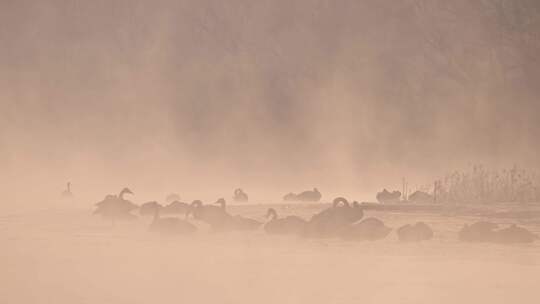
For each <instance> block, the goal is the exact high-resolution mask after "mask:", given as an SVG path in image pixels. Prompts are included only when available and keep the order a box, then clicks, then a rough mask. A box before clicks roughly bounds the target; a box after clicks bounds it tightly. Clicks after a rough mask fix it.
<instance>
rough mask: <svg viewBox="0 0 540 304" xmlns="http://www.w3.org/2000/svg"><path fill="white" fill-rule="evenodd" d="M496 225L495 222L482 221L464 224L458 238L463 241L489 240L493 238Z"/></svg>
mask: <svg viewBox="0 0 540 304" xmlns="http://www.w3.org/2000/svg"><path fill="white" fill-rule="evenodd" d="M497 227H498V225H497V224H494V223H490V222H484V221H480V222H476V223H474V224H472V225H468V224H465V225H464V226H463V228H461V230H460V231H459V239H460V240H461V241H463V242H489V241H491V240H493V237H494V234H495V231H494V230H495V229H496V228H497Z"/></svg>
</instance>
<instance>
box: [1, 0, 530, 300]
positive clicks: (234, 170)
mask: <svg viewBox="0 0 540 304" xmlns="http://www.w3.org/2000/svg"><path fill="white" fill-rule="evenodd" d="M538 84H540V2H539V1H537V0H520V1H517V0H482V1H470V0H454V1H444V0H431V1H428V0H403V1H394V0H342V1H328V0H287V1H285V0H273V1H270V0H258V1H252V0H230V1H218V0H197V1H194V0H180V1H173V0H155V1H142V0H119V1H106V0H93V1H80V0H46V1H36V0H17V1H16V0H0V195H1V198H2V199H0V209H1V210H3V211H0V240H1V242H2V243H1V244H2V248H8V249H7V250H0V252H1V253H0V261H2V262H0V268H1V269H5V270H6V271H5V272H4V273H5V274H4V275H0V286H6V287H8V290H9V292H1V291H0V302H4V301H5V303H59V304H64V303H65V304H67V303H98V302H99V303H149V302H150V301H156V302H157V301H160V302H166V303H169V302H171V303H172V302H178V301H180V300H182V298H181V297H177V294H176V293H177V292H179V291H178V286H183V288H182V289H181V291H180V294H181V295H184V299H183V300H184V301H190V302H195V303H197V302H199V303H205V302H209V301H214V302H221V303H247V302H255V301H260V302H261V303H307V302H310V303H313V304H315V303H322V302H326V303H350V302H354V303H357V302H359V301H364V302H367V303H427V302H431V303H433V302H441V303H446V302H448V303H450V302H452V303H456V302H460V303H473V302H475V303H484V302H486V303H509V302H517V301H522V302H525V303H537V302H536V301H535V299H538V297H536V296H535V289H534V286H536V285H537V284H536V283H534V282H536V281H537V277H538V275H537V274H538V273H540V272H539V270H540V268H539V267H540V266H539V265H540V259H539V257H540V254H539V247H538V242H536V244H534V245H516V246H515V247H514V246H499V245H492V244H474V245H471V246H465V245H462V244H461V243H459V242H458V240H457V232H458V231H459V229H460V228H461V227H462V225H463V224H465V223H471V222H473V221H476V220H494V218H490V217H488V216H486V214H488V212H487V211H486V212H484V213H482V214H481V215H479V214H474V215H473V214H466V213H462V214H458V213H448V214H444V215H440V214H437V215H433V214H414V215H412V216H410V215H409V214H403V213H399V212H398V213H396V214H393V213H391V214H387V213H384V212H380V213H379V212H375V213H369V212H367V214H366V216H376V217H378V218H381V219H383V220H384V221H385V222H386V223H387V224H388V225H389V226H390V227H391V228H394V229H395V228H398V227H399V226H400V225H403V224H406V223H414V222H415V221H425V222H427V223H428V224H429V225H431V226H433V227H434V230H435V237H434V239H433V240H431V241H429V242H426V243H422V244H419V245H418V246H417V245H416V244H407V245H403V244H400V243H398V242H397V237H396V235H395V233H394V232H392V234H391V237H389V239H386V240H384V241H381V242H380V243H358V244H357V243H354V242H352V243H350V242H343V241H341V240H315V241H313V240H304V239H302V238H299V237H291V238H273V237H270V236H268V235H266V234H265V233H264V232H263V231H257V232H255V233H253V234H246V235H243V234H240V233H238V234H237V233H233V234H223V235H221V234H212V233H210V232H208V231H207V230H205V229H204V228H207V227H204V225H203V227H200V226H198V228H199V231H198V232H197V233H196V236H194V237H193V238H189V237H186V238H180V239H174V238H173V239H168V238H166V239H161V238H157V239H156V238H153V237H152V236H151V235H149V233H148V231H147V230H148V225H149V224H150V222H151V220H150V219H149V218H141V217H140V218H138V219H137V220H136V221H133V222H129V223H117V224H115V225H113V226H111V223H110V222H108V221H103V220H101V219H100V218H99V217H97V216H92V215H91V210H93V208H94V203H96V202H98V201H100V200H102V199H103V198H104V197H105V195H107V194H117V193H118V192H119V191H120V190H121V189H122V188H123V187H129V188H130V189H131V190H133V192H134V195H133V196H129V199H130V200H132V201H133V202H135V203H137V204H141V203H144V202H147V201H151V200H157V201H159V202H160V203H165V202H164V198H165V196H166V195H167V194H169V193H173V192H174V193H179V194H180V197H181V198H182V200H183V201H186V202H191V201H192V200H194V199H201V200H203V201H204V202H205V203H206V202H208V203H210V202H214V201H215V200H216V199H217V198H219V197H225V198H226V199H227V200H228V201H229V200H231V198H232V194H233V190H234V189H235V188H239V187H241V188H243V189H244V190H245V191H246V192H247V193H248V194H249V196H250V202H249V204H246V206H241V207H237V206H232V208H233V209H232V210H233V212H235V213H236V214H242V215H245V216H251V217H252V218H255V219H257V220H259V221H266V220H267V219H266V218H264V214H265V212H266V208H267V207H269V205H267V204H275V203H280V204H277V205H279V206H281V205H282V204H281V203H282V196H283V195H284V194H286V193H288V192H296V193H298V192H301V191H303V190H311V189H313V188H314V187H317V188H318V189H319V190H320V191H321V193H322V201H321V202H324V203H326V202H330V201H331V200H332V199H333V198H335V197H337V196H345V197H347V198H348V199H350V200H351V202H352V200H357V201H359V202H362V201H373V202H374V201H375V200H376V199H375V195H376V193H377V192H378V191H381V190H382V189H383V188H388V189H389V190H402V179H403V178H406V180H407V181H408V183H409V187H410V189H411V190H415V189H417V188H419V187H421V186H424V185H428V186H429V187H428V189H429V190H430V191H431V190H432V186H433V182H434V181H435V180H436V179H438V178H441V177H443V176H444V175H445V174H446V173H448V172H452V171H454V170H464V169H467V168H471V166H472V165H474V164H484V165H485V166H486V167H487V168H489V169H497V168H510V167H512V166H513V165H517V166H519V167H520V168H524V169H526V170H527V171H528V172H530V173H531V174H533V173H536V172H539V171H538V170H539V169H540V165H539V164H540V153H539V149H540V114H539V113H540V86H539V85H538ZM533 180H535V181H536V182H539V180H538V178H536V177H535V178H533ZM68 181H69V182H71V183H72V189H71V190H72V192H73V194H74V196H73V198H72V199H69V200H63V199H61V193H62V191H64V189H65V185H66V183H67V182H68ZM539 193H540V192H539ZM251 204H253V205H255V206H252V205H251ZM261 204H265V205H261ZM233 205H234V204H233ZM326 207H327V206H326V205H322V204H321V205H319V204H315V205H314V206H304V205H294V207H290V208H289V206H287V207H283V209H278V212H279V213H280V214H283V215H299V216H301V217H302V218H304V219H309V218H310V217H311V216H312V215H313V214H314V213H316V212H319V211H321V210H323V208H326ZM529 207H530V208H529ZM234 208H237V209H234ZM276 208H278V207H276ZM279 208H281V207H279ZM287 208H288V209H287ZM486 208H487V207H486ZM489 208H491V207H489ZM518 209H519V211H520V212H521V211H522V210H525V212H528V211H530V210H533V211H534V212H536V213H534V212H533V211H530V212H531V213H530V215H528V216H523V217H522V218H518V217H516V218H500V219H497V223H499V224H502V225H503V226H504V225H509V224H513V223H517V224H520V225H522V226H524V227H526V228H528V229H529V230H531V231H533V232H535V233H540V224H539V223H540V217H539V216H538V205H534V206H533V205H531V206H529V205H520V206H519V207H516V206H513V205H509V206H507V205H504V206H502V207H501V206H496V207H493V210H490V211H489V212H510V211H511V212H513V211H515V210H518ZM135 213H136V212H135ZM489 214H492V213H489ZM217 253H219V254H217ZM168 262H170V263H168ZM196 262H198V263H196ZM133 269H137V271H134V270H133ZM464 272H467V274H464ZM51 273H55V275H51V276H47V274H51ZM235 273H236V274H235ZM233 274H235V275H233ZM161 275H162V276H161ZM467 277H469V278H470V280H467V279H465V278H467ZM149 278H154V280H151V279H149ZM175 280H177V281H175ZM119 282H122V283H119ZM471 282H475V284H471ZM177 283H178V284H177ZM66 284H67V285H66ZM534 284H536V285H534ZM62 286H67V288H66V291H58V290H60V289H61V287H62ZM359 286H363V287H365V288H364V289H361V290H360V291H356V290H358V288H359ZM145 288H148V289H145ZM0 290H1V288H0ZM208 290H213V291H214V292H208ZM314 290H316V291H318V293H314ZM448 294H451V295H453V296H455V297H456V298H452V297H448V298H446V297H444V296H443V295H448ZM469 294H470V295H471V296H470V297H468V296H467V295H469ZM454 300H455V301H454Z"/></svg>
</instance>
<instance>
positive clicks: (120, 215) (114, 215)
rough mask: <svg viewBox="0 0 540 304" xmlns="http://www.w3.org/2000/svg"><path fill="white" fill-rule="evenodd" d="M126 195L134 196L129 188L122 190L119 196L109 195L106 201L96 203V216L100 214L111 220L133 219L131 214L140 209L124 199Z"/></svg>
mask: <svg viewBox="0 0 540 304" xmlns="http://www.w3.org/2000/svg"><path fill="white" fill-rule="evenodd" d="M124 194H133V192H131V190H129V189H128V188H124V189H122V191H120V193H119V194H118V195H107V196H106V197H105V199H103V200H102V201H100V202H98V203H96V207H97V208H96V210H95V211H94V214H99V215H101V216H103V217H105V218H109V219H111V220H113V221H114V220H117V219H120V220H123V219H133V218H135V216H134V215H133V214H131V213H130V212H131V211H133V210H135V209H137V208H139V207H138V206H137V205H135V204H134V203H132V202H130V201H128V200H126V199H124Z"/></svg>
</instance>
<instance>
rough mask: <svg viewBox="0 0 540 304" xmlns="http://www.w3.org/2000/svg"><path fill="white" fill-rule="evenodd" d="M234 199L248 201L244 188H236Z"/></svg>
mask: <svg viewBox="0 0 540 304" xmlns="http://www.w3.org/2000/svg"><path fill="white" fill-rule="evenodd" d="M233 200H234V201H235V202H247V201H248V195H247V194H246V193H245V192H244V190H242V189H240V188H238V189H236V190H234V196H233Z"/></svg>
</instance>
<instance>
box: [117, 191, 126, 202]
mask: <svg viewBox="0 0 540 304" xmlns="http://www.w3.org/2000/svg"><path fill="white" fill-rule="evenodd" d="M125 193H126V189H122V191H120V194H118V197H119V198H120V199H121V200H124V194H125Z"/></svg>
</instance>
